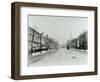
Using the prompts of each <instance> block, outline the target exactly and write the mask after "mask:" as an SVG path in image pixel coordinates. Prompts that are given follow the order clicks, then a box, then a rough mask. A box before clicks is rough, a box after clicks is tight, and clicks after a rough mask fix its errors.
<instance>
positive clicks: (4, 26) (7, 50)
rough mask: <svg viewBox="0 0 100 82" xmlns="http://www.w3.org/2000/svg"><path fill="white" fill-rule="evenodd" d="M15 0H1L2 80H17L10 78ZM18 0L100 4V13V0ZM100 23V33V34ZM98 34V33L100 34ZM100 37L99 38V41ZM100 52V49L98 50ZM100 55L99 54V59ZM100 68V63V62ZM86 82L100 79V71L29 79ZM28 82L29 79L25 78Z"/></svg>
mask: <svg viewBox="0 0 100 82" xmlns="http://www.w3.org/2000/svg"><path fill="white" fill-rule="evenodd" d="M14 1H15V0H1V1H0V10H1V12H0V38H1V39H0V82H3V81H4V82H15V80H12V79H10V70H11V68H10V66H11V2H14ZM16 1H26V2H27V1H30V2H40V3H55V4H58V3H59V4H70V5H88V6H98V7H99V13H98V14H100V1H99V0H16ZM98 22H100V15H99V16H98ZM99 27H100V25H98V33H99V34H100V29H99ZM99 34H98V35H99ZM99 41H100V38H98V42H99ZM99 48H100V43H98V49H99ZM98 54H100V51H99V52H98ZM99 58H100V55H99V56H98V59H99ZM98 62H100V60H98ZM99 68H100V64H99ZM32 81H34V82H47V81H48V82H52V81H54V82H55V81H57V82H61V81H62V82H66V81H67V82H69V81H70V82H74V81H76V82H85V81H87V82H88V81H93V82H94V81H95V82H98V81H100V71H99V75H97V76H96V75H93V76H79V77H63V78H52V79H38V80H29V82H32ZM23 82H27V80H23Z"/></svg>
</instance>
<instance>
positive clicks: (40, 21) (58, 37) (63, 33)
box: [28, 15, 88, 44]
mask: <svg viewBox="0 0 100 82" xmlns="http://www.w3.org/2000/svg"><path fill="white" fill-rule="evenodd" d="M28 26H30V27H31V28H33V29H35V30H37V31H38V32H40V33H43V35H44V36H45V35H48V36H49V37H51V38H54V39H55V41H58V42H59V44H65V43H66V42H67V40H69V39H72V38H76V37H78V36H79V35H80V34H81V33H83V32H84V31H87V30H88V18H86V17H68V16H46V15H45V16H43V15H29V16H28Z"/></svg>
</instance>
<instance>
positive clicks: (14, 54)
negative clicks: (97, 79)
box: [11, 2, 98, 80]
mask: <svg viewBox="0 0 100 82" xmlns="http://www.w3.org/2000/svg"><path fill="white" fill-rule="evenodd" d="M21 7H39V8H41V7H42V8H56V9H74V10H88V11H91V10H93V11H94V55H95V57H94V65H95V66H94V72H76V73H57V74H43V75H20V34H21V31H20V8H21ZM97 32H98V29H97V7H91V6H76V5H61V4H44V3H28V2H14V3H12V4H11V78H12V79H15V80H22V79H37V78H56V77H69V76H84V75H97V67H98V66H97V58H98V57H97V51H98V50H97V45H98V44H97V43H98V41H97V40H98V38H97Z"/></svg>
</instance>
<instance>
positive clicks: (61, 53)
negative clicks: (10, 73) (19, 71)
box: [28, 48, 88, 66]
mask: <svg viewBox="0 0 100 82" xmlns="http://www.w3.org/2000/svg"><path fill="white" fill-rule="evenodd" d="M36 58H38V59H36ZM36 58H35V57H30V58H28V61H31V62H30V63H29V65H28V66H56V65H84V64H87V63H88V55H87V52H85V51H81V50H78V49H69V50H68V49H66V48H59V49H58V50H56V51H51V52H50V51H49V52H46V53H44V54H42V55H41V56H39V57H36ZM34 59H36V61H34ZM32 61H34V62H32Z"/></svg>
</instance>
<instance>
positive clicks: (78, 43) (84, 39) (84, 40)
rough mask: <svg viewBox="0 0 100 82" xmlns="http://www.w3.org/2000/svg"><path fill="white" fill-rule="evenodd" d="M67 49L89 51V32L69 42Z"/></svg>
mask: <svg viewBox="0 0 100 82" xmlns="http://www.w3.org/2000/svg"><path fill="white" fill-rule="evenodd" d="M67 48H68V49H69V48H76V49H83V50H87V49H88V32H83V33H82V34H80V35H79V36H78V37H76V38H74V39H72V40H68V41H67Z"/></svg>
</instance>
